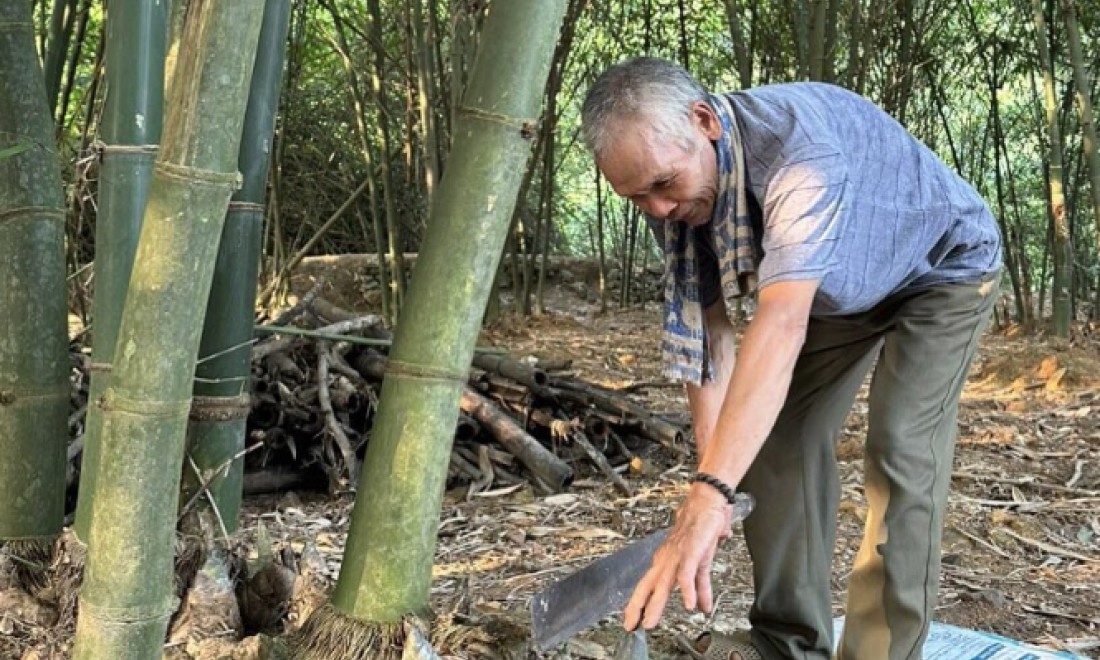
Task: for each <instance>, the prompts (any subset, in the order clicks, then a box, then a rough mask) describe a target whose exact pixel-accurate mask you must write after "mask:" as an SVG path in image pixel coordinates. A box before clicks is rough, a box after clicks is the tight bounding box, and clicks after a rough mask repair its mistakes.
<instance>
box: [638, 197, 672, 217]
mask: <svg viewBox="0 0 1100 660" xmlns="http://www.w3.org/2000/svg"><path fill="white" fill-rule="evenodd" d="M636 203H637V204H638V208H640V209H642V212H643V213H645V214H646V215H650V216H653V217H654V218H659V219H661V220H668V215H669V214H670V213H672V210H673V209H674V208H676V202H675V201H673V200H671V199H666V198H663V197H656V196H653V195H647V196H645V197H643V198H642V199H639V200H636Z"/></svg>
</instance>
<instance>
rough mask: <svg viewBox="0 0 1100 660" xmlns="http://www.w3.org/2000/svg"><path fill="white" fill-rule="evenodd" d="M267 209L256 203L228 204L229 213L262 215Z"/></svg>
mask: <svg viewBox="0 0 1100 660" xmlns="http://www.w3.org/2000/svg"><path fill="white" fill-rule="evenodd" d="M266 209H267V207H266V206H264V205H263V204H257V203H256V202H238V201H236V200H233V201H231V202H229V210H230V211H240V212H242V213H249V212H251V213H263V212H264V211H265V210H266Z"/></svg>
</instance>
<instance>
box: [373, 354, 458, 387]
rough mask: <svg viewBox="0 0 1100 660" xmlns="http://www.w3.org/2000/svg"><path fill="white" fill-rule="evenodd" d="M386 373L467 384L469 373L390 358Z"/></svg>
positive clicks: (402, 376)
mask: <svg viewBox="0 0 1100 660" xmlns="http://www.w3.org/2000/svg"><path fill="white" fill-rule="evenodd" d="M386 375H387V376H390V375H392V376H397V377H398V378H411V379H415V380H434V381H440V382H453V383H461V384H463V385H465V384H466V380H467V379H468V378H469V373H468V372H467V371H466V370H465V369H462V370H458V369H448V368H446V367H435V366H432V365H427V364H413V363H412V362H402V361H400V360H394V359H393V358H390V359H389V362H388V363H387V364H386Z"/></svg>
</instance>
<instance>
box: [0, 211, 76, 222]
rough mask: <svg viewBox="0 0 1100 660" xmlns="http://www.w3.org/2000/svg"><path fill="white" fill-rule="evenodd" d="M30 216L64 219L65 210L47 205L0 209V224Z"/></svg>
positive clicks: (45, 218)
mask: <svg viewBox="0 0 1100 660" xmlns="http://www.w3.org/2000/svg"><path fill="white" fill-rule="evenodd" d="M30 217H38V218H41V219H44V220H61V221H64V220H65V211H64V210H62V209H56V208H51V207H49V206H19V207H16V208H14V209H7V210H6V211H0V225H2V224H4V223H5V222H10V221H15V220H24V219H26V218H30Z"/></svg>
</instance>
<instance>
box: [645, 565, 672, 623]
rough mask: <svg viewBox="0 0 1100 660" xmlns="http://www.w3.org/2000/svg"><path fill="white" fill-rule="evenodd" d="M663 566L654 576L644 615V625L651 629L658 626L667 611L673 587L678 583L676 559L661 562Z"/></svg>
mask: <svg viewBox="0 0 1100 660" xmlns="http://www.w3.org/2000/svg"><path fill="white" fill-rule="evenodd" d="M661 564H662V566H661V568H660V569H656V567H655V569H656V570H658V572H657V574H656V575H655V576H654V583H653V586H652V589H651V590H650V594H649V599H648V600H647V601H646V603H645V616H644V617H642V627H643V628H645V629H646V630H651V629H653V628H656V627H657V624H658V623H659V622H660V620H661V615H662V614H664V612H665V606H666V605H667V604H668V599H669V596H671V595H672V587H673V586H674V585H675V583H676V564H675V559H673V561H672V562H669V561H668V560H667V559H666V560H665V561H663V562H661Z"/></svg>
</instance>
